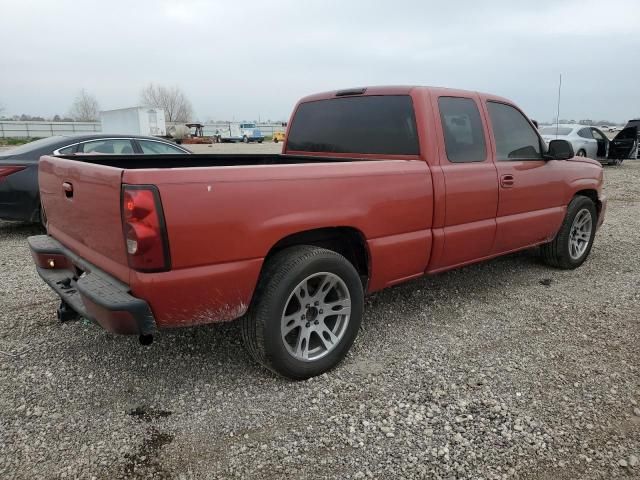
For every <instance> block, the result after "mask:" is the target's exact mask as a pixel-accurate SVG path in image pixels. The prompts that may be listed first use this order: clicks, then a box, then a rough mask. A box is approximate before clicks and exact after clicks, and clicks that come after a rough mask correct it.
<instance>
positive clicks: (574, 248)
mask: <svg viewBox="0 0 640 480" xmlns="http://www.w3.org/2000/svg"><path fill="white" fill-rule="evenodd" d="M597 222H598V213H597V211H596V206H595V205H594V203H593V200H591V199H590V198H588V197H584V196H582V195H578V196H576V197H574V198H573V200H571V203H569V206H568V207H567V214H566V216H565V218H564V221H563V222H562V226H561V227H560V230H559V231H558V233H557V235H556V237H555V238H554V239H553V240H552V241H551V242H549V243H547V244H545V245H542V247H541V253H542V258H543V260H544V261H545V262H546V263H547V264H548V265H551V266H552V267H556V268H561V269H564V270H572V269H574V268H578V267H579V266H580V265H582V264H583V263H584V261H585V260H586V259H587V257H588V256H589V252H591V247H592V246H593V239H594V237H595V234H596V224H597Z"/></svg>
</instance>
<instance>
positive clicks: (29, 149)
mask: <svg viewBox="0 0 640 480" xmlns="http://www.w3.org/2000/svg"><path fill="white" fill-rule="evenodd" d="M83 153H93V154H96V153H102V154H107V155H108V154H111V155H135V154H150V155H163V154H185V153H191V152H190V151H189V150H187V149H185V148H182V147H180V146H178V145H176V144H175V143H170V142H166V141H164V140H161V139H158V138H154V137H140V136H132V135H108V134H91V135H75V136H55V137H48V138H43V139H41V140H36V141H34V142H30V143H27V144H25V145H21V146H19V147H16V148H13V149H11V150H7V151H4V152H0V219H3V220H20V221H27V222H34V223H37V222H43V221H44V220H43V212H42V209H41V208H40V192H39V190H38V160H39V159H40V157H41V156H42V155H75V154H83ZM78 159H82V157H81V155H78Z"/></svg>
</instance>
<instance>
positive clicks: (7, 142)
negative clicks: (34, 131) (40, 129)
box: [0, 137, 40, 147]
mask: <svg viewBox="0 0 640 480" xmlns="http://www.w3.org/2000/svg"><path fill="white" fill-rule="evenodd" d="M34 140H40V137H26V138H22V137H20V138H18V137H7V138H0V146H2V147H13V146H16V145H24V144H25V143H29V142H33V141H34Z"/></svg>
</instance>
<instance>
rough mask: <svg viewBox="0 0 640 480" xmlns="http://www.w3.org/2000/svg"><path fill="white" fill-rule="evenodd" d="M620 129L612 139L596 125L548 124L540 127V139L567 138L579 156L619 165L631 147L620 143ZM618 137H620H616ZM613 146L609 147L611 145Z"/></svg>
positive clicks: (622, 132) (622, 134) (621, 134)
mask: <svg viewBox="0 0 640 480" xmlns="http://www.w3.org/2000/svg"><path fill="white" fill-rule="evenodd" d="M626 130H627V129H625V130H623V131H621V132H620V133H619V134H618V135H616V137H615V138H614V139H613V140H609V138H608V137H607V136H606V135H605V134H604V132H602V130H600V129H599V128H597V127H591V126H589V125H579V124H559V125H548V126H545V127H541V128H540V135H542V139H543V140H544V141H545V142H547V144H548V143H549V142H550V141H551V140H555V139H556V138H558V139H562V140H567V141H568V142H570V143H571V145H572V146H573V151H574V152H575V154H576V155H577V156H579V157H589V158H593V159H594V160H598V161H599V162H600V163H607V164H609V165H620V164H621V163H622V161H623V160H624V159H626V158H630V155H631V152H632V151H633V147H634V145H631V147H632V148H627V147H626V143H628V142H625V145H624V148H623V145H622V143H621V139H622V137H624V136H625V131H626ZM618 137H620V138H618ZM612 145H613V146H614V147H615V148H610V147H611V146H612Z"/></svg>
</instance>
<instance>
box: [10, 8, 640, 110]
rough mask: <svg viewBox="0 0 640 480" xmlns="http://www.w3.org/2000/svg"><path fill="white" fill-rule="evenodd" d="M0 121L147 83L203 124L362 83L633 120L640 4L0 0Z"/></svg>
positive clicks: (115, 102)
mask: <svg viewBox="0 0 640 480" xmlns="http://www.w3.org/2000/svg"><path fill="white" fill-rule="evenodd" d="M0 45H1V46H2V54H1V55H0V67H1V69H0V105H3V106H4V108H5V111H4V114H5V115H6V114H10V115H13V114H21V113H27V114H31V115H43V116H51V115H54V114H56V113H58V114H64V113H66V112H67V111H68V110H69V107H70V105H71V102H72V101H73V98H74V96H75V95H76V94H77V93H78V91H79V89H80V88H85V89H87V91H89V92H90V93H92V94H94V95H95V96H96V97H97V99H98V101H99V102H100V106H101V108H103V109H111V108H121V107H128V106H133V105H136V104H138V103H139V96H140V90H141V89H142V87H143V86H144V85H146V84H148V83H149V82H155V83H158V84H164V85H177V86H179V87H181V88H182V89H183V90H184V91H185V93H186V94H187V96H188V97H189V98H190V99H191V101H192V103H193V106H194V109H195V113H196V116H197V118H198V119H199V120H208V119H231V118H235V119H236V120H241V119H246V120H252V119H258V117H260V119H262V120H265V119H286V118H287V117H288V115H289V113H290V111H291V109H292V107H293V105H294V103H295V101H296V100H297V99H298V98H299V97H301V96H303V95H306V94H309V93H314V92H317V91H324V90H332V89H336V88H344V87H354V86H365V85H384V84H396V85H397V84H402V85H413V84H419V85H436V86H446V87H456V88H464V89H471V90H479V91H485V92H490V93H494V94H498V95H502V96H505V97H508V98H510V99H512V100H513V101H515V102H516V103H518V104H519V105H520V106H521V107H522V108H523V109H524V110H525V111H526V112H527V113H528V114H529V115H530V116H531V117H533V118H536V119H540V120H542V121H546V120H551V119H552V118H553V117H554V115H555V108H556V96H557V87H558V75H559V74H560V73H562V74H563V88H562V105H561V112H560V116H561V118H574V119H581V118H590V119H593V120H598V119H611V120H617V121H624V120H627V119H628V118H631V117H638V116H640V86H639V85H640V1H638V0H606V1H605V0H599V1H591V0H575V1H574V0H535V1H529V2H515V1H510V0H507V1H501V0H500V1H489V0H486V1H462V0H458V1H456V2H441V1H437V2H431V1H426V0H393V1H391V0H386V1H377V0H363V1H357V0H349V1H347V0H341V1H340V0H337V1H313V0H308V1H307V0H305V1H301V0H282V1H280V0H268V1H264V0H263V1H254V0H240V1H237V2H236V1H230V0H225V1H214V0H210V1H198V0H192V1H187V0H181V1H173V2H163V1H150V0H149V1H146V0H127V1H120V0H99V1H93V0H85V1H66V0H56V1H52V0H49V1H30V0H20V1H18V0H0Z"/></svg>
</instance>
